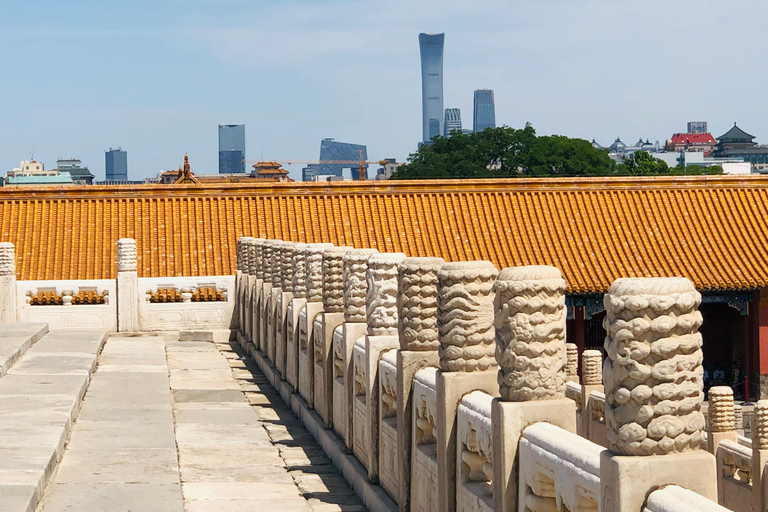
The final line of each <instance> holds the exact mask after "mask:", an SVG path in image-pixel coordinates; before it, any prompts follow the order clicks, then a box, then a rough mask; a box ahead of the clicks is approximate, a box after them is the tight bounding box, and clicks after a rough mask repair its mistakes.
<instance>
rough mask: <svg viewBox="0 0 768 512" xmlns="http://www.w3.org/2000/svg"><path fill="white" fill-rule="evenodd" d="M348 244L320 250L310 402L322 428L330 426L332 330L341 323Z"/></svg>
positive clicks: (337, 328)
mask: <svg viewBox="0 0 768 512" xmlns="http://www.w3.org/2000/svg"><path fill="white" fill-rule="evenodd" d="M347 251H349V247H332V248H330V249H328V250H326V251H325V252H324V253H323V262H322V274H323V312H322V314H321V315H320V317H319V320H320V325H319V327H318V326H316V325H313V329H315V334H314V337H315V346H314V347H309V350H313V355H312V365H313V366H314V368H315V370H314V374H315V383H314V388H315V389H314V406H315V410H316V411H317V413H318V414H319V415H320V417H321V418H323V423H324V425H325V427H326V428H331V427H333V375H334V354H333V339H334V332H337V331H338V332H339V337H340V336H341V330H342V328H341V324H343V323H344V271H343V268H344V255H345V254H346V253H347ZM313 279H314V278H313Z"/></svg>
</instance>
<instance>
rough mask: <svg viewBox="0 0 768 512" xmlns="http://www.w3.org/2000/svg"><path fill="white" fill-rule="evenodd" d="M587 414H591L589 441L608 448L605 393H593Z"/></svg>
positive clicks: (589, 399) (588, 402)
mask: <svg viewBox="0 0 768 512" xmlns="http://www.w3.org/2000/svg"><path fill="white" fill-rule="evenodd" d="M586 413H587V414H589V440H590V441H592V442H593V443H596V444H599V445H600V446H605V447H607V446H608V434H607V430H606V425H605V393H600V392H598V391H592V392H591V393H590V394H589V398H588V399H587V408H586Z"/></svg>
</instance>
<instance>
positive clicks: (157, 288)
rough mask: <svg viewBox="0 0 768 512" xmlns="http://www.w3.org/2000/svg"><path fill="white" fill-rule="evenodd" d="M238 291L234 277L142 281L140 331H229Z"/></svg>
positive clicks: (150, 279) (140, 280)
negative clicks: (235, 289) (206, 329)
mask: <svg viewBox="0 0 768 512" xmlns="http://www.w3.org/2000/svg"><path fill="white" fill-rule="evenodd" d="M234 288H235V277H234V276H205V277H160V278H139V280H138V292H139V297H140V298H141V299H142V300H140V301H139V307H138V310H139V329H140V330H142V331H162V330H184V329H195V328H209V329H228V328H229V327H230V324H231V322H232V318H233V316H234V307H235V296H236V294H235V292H234Z"/></svg>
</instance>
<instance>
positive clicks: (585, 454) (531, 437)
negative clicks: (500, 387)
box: [519, 423, 604, 512]
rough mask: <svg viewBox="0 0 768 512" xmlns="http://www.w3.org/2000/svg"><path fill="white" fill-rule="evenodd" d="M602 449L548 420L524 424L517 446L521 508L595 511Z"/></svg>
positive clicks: (577, 511) (533, 510) (581, 511)
mask: <svg viewBox="0 0 768 512" xmlns="http://www.w3.org/2000/svg"><path fill="white" fill-rule="evenodd" d="M603 450H604V448H603V447H602V446H599V445H597V444H595V443H592V442H590V441H588V440H586V439H584V438H583V437H581V436H579V435H577V434H574V433H571V432H568V431H567V430H564V429H561V428H559V427H556V426H554V425H551V424H549V423H536V424H534V425H531V426H530V427H528V428H526V429H525V430H524V431H523V438H522V439H521V440H520V448H519V454H520V496H519V503H520V504H521V505H524V506H525V508H524V509H523V508H521V509H520V510H526V511H530V512H548V511H554V510H568V511H570V512H597V510H598V503H600V455H601V453H602V452H603Z"/></svg>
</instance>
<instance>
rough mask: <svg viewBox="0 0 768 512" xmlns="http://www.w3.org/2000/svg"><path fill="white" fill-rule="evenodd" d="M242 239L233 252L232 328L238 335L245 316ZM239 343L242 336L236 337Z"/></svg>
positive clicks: (239, 239)
mask: <svg viewBox="0 0 768 512" xmlns="http://www.w3.org/2000/svg"><path fill="white" fill-rule="evenodd" d="M243 238H245V237H242V236H241V237H239V238H238V239H237V250H236V252H235V254H236V256H237V270H236V271H235V290H236V293H235V318H234V321H233V325H232V327H233V328H234V329H237V331H238V332H239V333H241V334H242V333H243V316H244V314H245V304H244V303H243V297H244V295H245V285H244V284H243V273H244V269H243V245H244V244H243ZM238 338H239V340H238V341H239V343H240V344H241V345H242V344H243V343H242V341H241V339H242V336H238Z"/></svg>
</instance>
